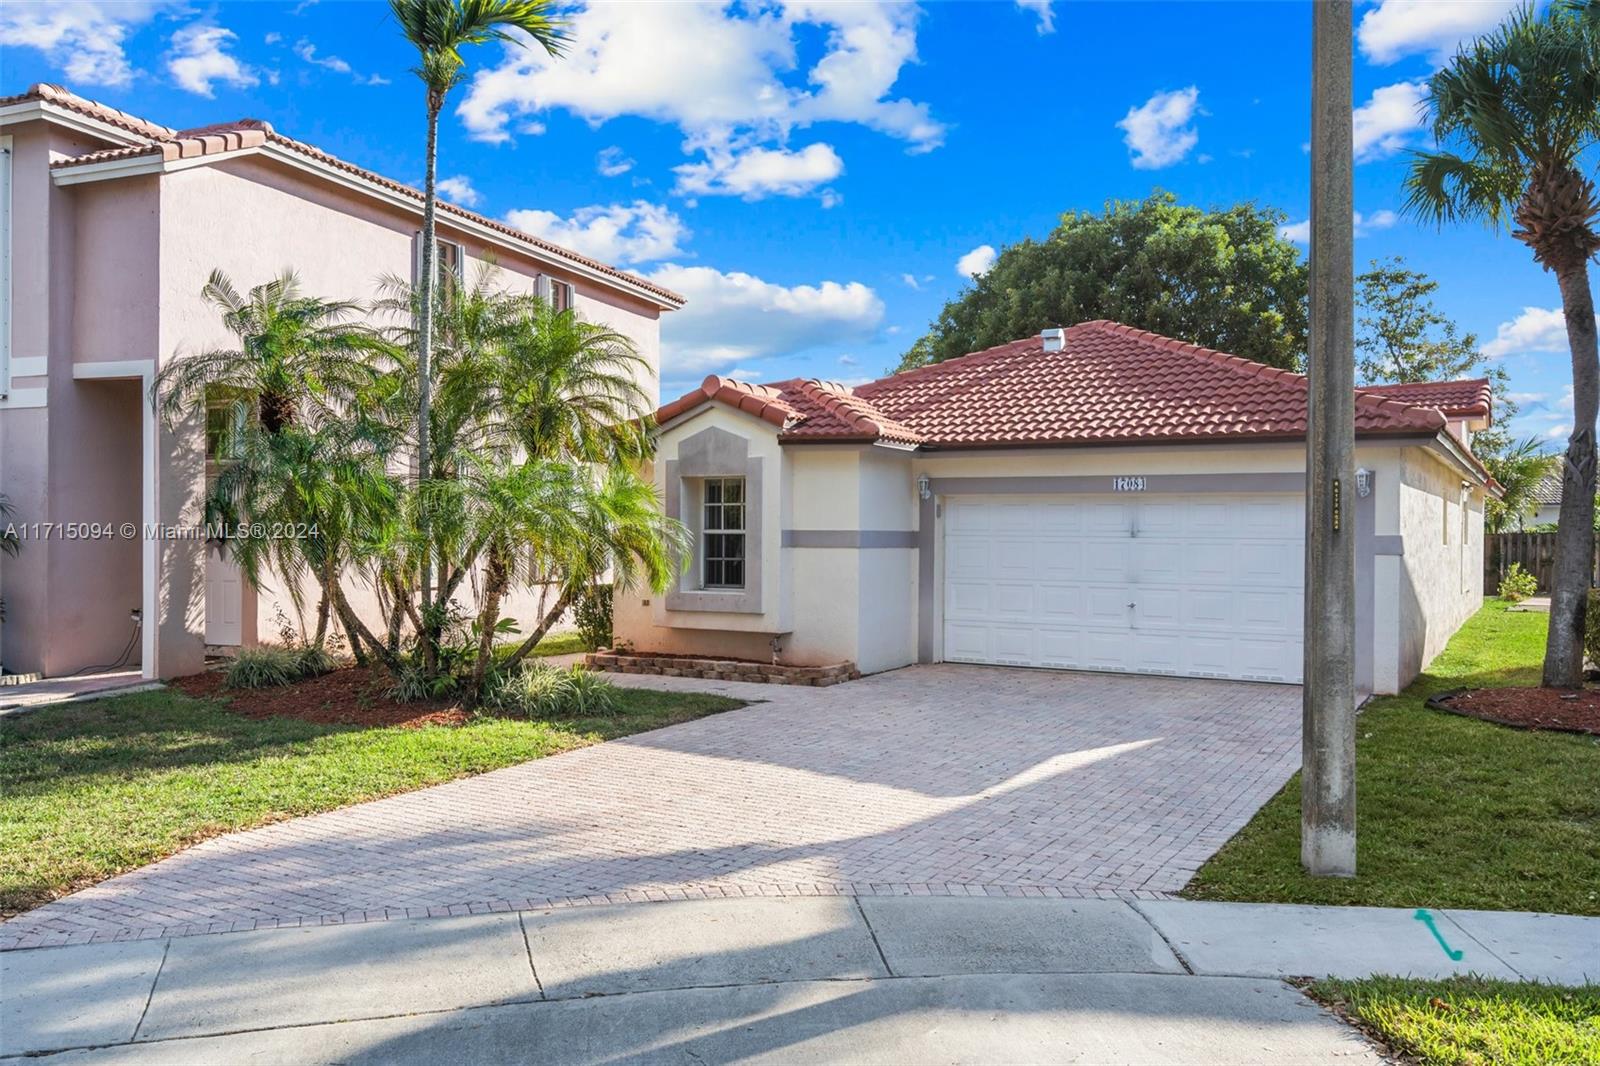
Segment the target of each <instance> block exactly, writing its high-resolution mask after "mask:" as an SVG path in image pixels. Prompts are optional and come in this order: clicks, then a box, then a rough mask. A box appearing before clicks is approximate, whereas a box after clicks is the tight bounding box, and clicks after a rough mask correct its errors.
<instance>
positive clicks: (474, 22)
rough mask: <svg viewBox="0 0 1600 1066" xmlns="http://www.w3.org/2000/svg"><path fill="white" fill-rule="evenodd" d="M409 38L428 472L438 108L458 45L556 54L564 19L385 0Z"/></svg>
mask: <svg viewBox="0 0 1600 1066" xmlns="http://www.w3.org/2000/svg"><path fill="white" fill-rule="evenodd" d="M389 6H390V8H391V10H393V12H394V16H395V19H396V20H397V21H399V23H400V27H401V29H402V30H403V31H404V32H405V35H406V39H407V40H408V41H410V42H411V44H412V46H413V47H415V48H416V50H417V56H418V63H417V67H416V74H417V76H418V77H419V78H421V79H422V83H423V86H424V88H425V90H426V99H427V113H428V134H427V148H426V155H425V157H424V161H423V186H422V196H423V198H422V257H421V259H422V264H421V265H422V274H421V277H420V278H419V279H418V283H419V288H420V289H421V292H420V299H419V300H418V308H419V317H420V321H419V323H418V329H417V349H416V351H417V470H418V476H419V477H421V478H426V477H427V476H428V473H427V472H428V469H429V463H430V456H429V450H430V449H429V439H428V430H429V425H428V421H429V419H428V406H429V401H430V399H431V392H432V383H431V381H430V379H429V367H428V362H429V359H430V358H431V356H432V345H433V313H434V309H435V304H436V301H435V300H434V287H435V282H436V281H437V278H436V276H435V275H436V273H437V272H436V270H435V268H434V263H435V261H436V253H437V239H436V215H437V210H438V203H439V197H438V189H437V185H436V182H437V178H438V161H439V112H440V111H441V110H442V109H443V108H444V102H445V97H447V96H448V95H449V94H450V90H451V89H453V88H455V86H456V85H457V83H459V82H460V81H461V79H462V77H463V76H464V75H465V73H466V60H465V59H464V58H463V57H462V55H461V50H462V49H463V48H465V47H466V46H468V45H476V44H487V43H489V42H491V41H504V42H506V43H508V44H518V45H520V44H524V43H525V39H524V38H523V37H518V36H515V35H514V34H513V33H512V31H513V30H520V31H521V32H522V33H523V34H525V35H526V37H527V38H529V39H531V40H532V41H533V42H534V43H536V44H538V45H540V46H541V47H543V48H544V50H545V51H546V52H547V53H549V54H550V55H559V54H560V53H561V48H562V45H563V42H565V40H566V30H565V22H564V20H562V19H560V18H557V17H555V16H554V15H553V14H552V12H553V11H554V8H555V4H554V3H553V2H552V0H389ZM421 567H422V602H423V606H424V607H426V606H427V605H428V603H429V598H430V596H431V592H430V587H431V585H432V583H433V570H432V561H431V559H430V558H429V556H428V554H427V553H426V552H424V554H423V557H422V560H421Z"/></svg>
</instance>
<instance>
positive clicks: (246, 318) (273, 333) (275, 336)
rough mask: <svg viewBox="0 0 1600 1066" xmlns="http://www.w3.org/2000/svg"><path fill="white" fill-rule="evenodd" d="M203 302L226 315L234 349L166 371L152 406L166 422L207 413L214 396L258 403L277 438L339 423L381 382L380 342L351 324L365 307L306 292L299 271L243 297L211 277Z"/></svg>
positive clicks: (219, 276) (182, 359)
mask: <svg viewBox="0 0 1600 1066" xmlns="http://www.w3.org/2000/svg"><path fill="white" fill-rule="evenodd" d="M201 296H202V297H203V298H204V299H205V301H206V302H207V303H208V304H210V305H211V306H212V307H215V308H216V309H217V310H218V311H220V312H221V314H222V323H223V325H224V326H226V327H227V329H228V331H229V332H230V333H232V334H233V335H234V336H235V337H237V338H238V342H239V343H238V347H236V348H211V349H207V350H206V351H203V352H197V353H187V354H181V355H179V356H177V357H176V358H174V359H173V360H172V361H171V362H170V363H168V364H167V365H166V366H165V367H163V368H162V370H161V373H160V374H159V375H158V376H157V377H156V380H155V383H154V385H153V386H152V388H151V400H152V402H155V403H157V404H158V406H159V408H160V410H161V412H162V414H163V415H164V416H165V417H166V418H167V420H168V421H174V420H176V419H177V418H179V417H180V416H181V415H183V414H185V413H186V412H188V411H192V410H203V409H204V408H205V404H206V400H207V398H208V394H211V395H215V394H217V393H223V394H226V395H231V396H235V397H240V398H243V399H245V400H247V401H249V402H250V403H252V404H253V405H254V407H255V409H256V412H257V417H258V418H259V419H260V423H261V428H262V429H264V430H265V431H266V432H268V433H276V432H278V431H279V430H281V429H284V428H286V427H288V426H292V425H297V424H301V423H304V422H306V421H310V422H312V423H320V422H322V421H325V420H327V419H328V418H330V417H337V416H338V415H339V413H340V412H341V411H342V410H343V409H344V407H345V405H347V404H348V403H350V402H351V401H352V400H353V398H354V397H355V396H356V395H357V394H358V393H360V392H361V391H362V390H363V389H365V388H368V387H369V386H370V385H371V384H372V382H373V381H374V379H375V377H376V373H377V372H376V370H375V369H374V361H375V359H376V358H377V356H378V355H379V354H380V353H381V352H382V351H383V350H384V344H383V341H382V339H381V338H380V337H379V336H378V334H377V333H375V332H374V331H373V330H372V329H370V328H369V327H368V326H367V325H366V324H364V323H362V322H359V321H352V319H353V318H354V317H355V316H356V315H357V314H358V313H359V311H360V306H359V305H358V304H355V303H353V302H350V301H346V300H324V299H320V298H318V297H314V296H306V295H304V294H303V293H302V292H301V291H300V280H299V278H298V277H297V276H296V275H295V273H294V272H293V271H285V272H284V273H282V274H280V275H278V276H277V277H275V278H273V279H272V280H271V281H268V282H264V283H263V284H260V285H257V286H255V287H254V288H252V289H251V290H250V291H249V292H248V293H246V294H240V292H239V290H238V289H237V288H236V287H235V286H234V284H233V282H232V281H231V280H230V279H229V278H228V276H227V275H226V274H224V273H223V272H222V271H220V270H213V271H212V272H211V276H210V277H209V278H208V279H207V280H206V284H205V287H204V288H203V289H201Z"/></svg>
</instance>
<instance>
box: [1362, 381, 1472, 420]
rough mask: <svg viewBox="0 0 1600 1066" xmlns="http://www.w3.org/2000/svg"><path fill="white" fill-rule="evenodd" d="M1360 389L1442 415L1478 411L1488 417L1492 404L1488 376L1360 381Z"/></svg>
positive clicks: (1460, 415) (1456, 415)
mask: <svg viewBox="0 0 1600 1066" xmlns="http://www.w3.org/2000/svg"><path fill="white" fill-rule="evenodd" d="M1361 391H1362V392H1366V393H1373V394H1376V395H1378V396H1381V397H1383V398H1385V399H1389V400H1399V401H1400V402H1401V403H1409V404H1414V405H1415V406H1417V407H1432V408H1434V409H1435V410H1438V411H1443V412H1444V414H1445V415H1446V417H1450V418H1464V417H1466V416H1469V415H1480V416H1482V417H1484V418H1488V417H1489V415H1490V413H1491V411H1492V410H1493V407H1494V394H1493V393H1492V392H1491V391H1490V389H1489V379H1488V378H1468V379H1465V380H1462V381H1415V382H1409V383H1407V384H1404V385H1363V386H1362V387H1361Z"/></svg>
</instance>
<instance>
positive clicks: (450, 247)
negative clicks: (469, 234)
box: [411, 230, 467, 285]
mask: <svg viewBox="0 0 1600 1066" xmlns="http://www.w3.org/2000/svg"><path fill="white" fill-rule="evenodd" d="M436 243H437V246H438V253H437V254H438V262H439V277H441V278H443V277H445V276H447V275H448V276H450V277H453V278H455V279H456V281H458V282H459V281H460V280H461V279H462V277H463V276H464V270H465V265H466V261H467V250H466V249H465V248H463V247H461V245H459V244H456V243H455V242H454V241H446V240H436ZM411 284H413V285H420V284H422V231H421V230H418V231H417V232H416V233H415V234H413V235H412V237H411Z"/></svg>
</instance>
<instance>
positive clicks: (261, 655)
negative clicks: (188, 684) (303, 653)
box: [224, 645, 300, 688]
mask: <svg viewBox="0 0 1600 1066" xmlns="http://www.w3.org/2000/svg"><path fill="white" fill-rule="evenodd" d="M299 679H300V656H299V653H298V652H296V651H293V650H291V649H289V648H280V647H277V646H275V645H262V646H261V647H259V648H241V649H240V650H239V654H238V655H236V656H234V659H233V662H231V663H229V664H228V672H227V674H226V675H224V683H225V684H226V685H227V686H228V687H229V688H273V687H275V686H277V685H287V684H289V683H290V682H292V681H297V680H299Z"/></svg>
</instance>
